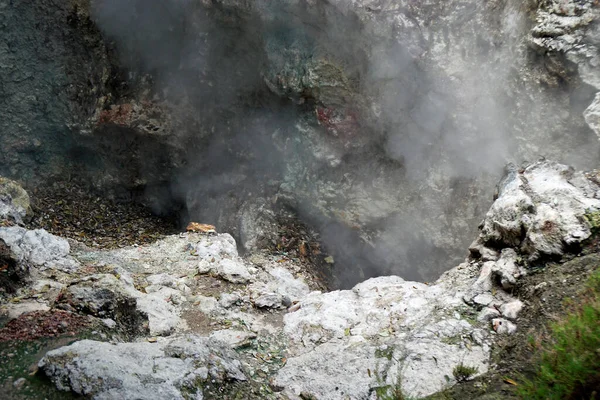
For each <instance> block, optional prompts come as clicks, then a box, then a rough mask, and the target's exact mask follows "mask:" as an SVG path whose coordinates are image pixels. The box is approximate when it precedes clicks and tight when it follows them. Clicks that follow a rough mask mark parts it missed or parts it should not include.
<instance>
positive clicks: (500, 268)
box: [492, 249, 521, 290]
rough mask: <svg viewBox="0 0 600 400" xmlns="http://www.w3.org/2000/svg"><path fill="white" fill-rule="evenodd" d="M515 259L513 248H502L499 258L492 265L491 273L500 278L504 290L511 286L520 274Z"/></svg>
mask: <svg viewBox="0 0 600 400" xmlns="http://www.w3.org/2000/svg"><path fill="white" fill-rule="evenodd" d="M516 260H517V253H516V252H515V251H514V250H513V249H503V250H502V253H501V256H500V259H499V260H498V261H496V263H495V264H494V266H493V267H492V273H493V275H495V276H497V277H498V278H499V279H500V284H501V285H502V288H504V289H505V290H506V289H510V288H512V287H513V286H514V285H515V284H516V283H517V278H519V277H520V276H521V270H520V268H519V267H518V266H517V263H516Z"/></svg>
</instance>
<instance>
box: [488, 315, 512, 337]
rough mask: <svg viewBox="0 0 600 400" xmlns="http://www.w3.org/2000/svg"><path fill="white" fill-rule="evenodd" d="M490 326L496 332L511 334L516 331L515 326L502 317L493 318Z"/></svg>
mask: <svg viewBox="0 0 600 400" xmlns="http://www.w3.org/2000/svg"><path fill="white" fill-rule="evenodd" d="M492 327H493V328H494V330H495V331H496V332H497V333H500V334H508V335H512V334H513V333H515V332H516V331H517V326H516V325H515V324H513V323H512V322H510V321H508V320H506V319H504V318H494V319H493V320H492Z"/></svg>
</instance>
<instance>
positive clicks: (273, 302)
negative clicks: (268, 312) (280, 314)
mask: <svg viewBox="0 0 600 400" xmlns="http://www.w3.org/2000/svg"><path fill="white" fill-rule="evenodd" d="M281 304H282V298H281V296H280V295H278V294H277V293H264V294H262V295H260V296H259V297H258V299H256V300H254V305H255V306H256V307H259V308H279V307H281Z"/></svg>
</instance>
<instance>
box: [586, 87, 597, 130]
mask: <svg viewBox="0 0 600 400" xmlns="http://www.w3.org/2000/svg"><path fill="white" fill-rule="evenodd" d="M583 115H584V117H585V122H587V124H588V125H589V126H590V128H592V130H593V131H594V132H596V135H598V136H599V137H600V93H597V94H596V97H595V98H594V101H593V102H592V104H590V105H589V107H588V108H586V110H585V112H584V113H583Z"/></svg>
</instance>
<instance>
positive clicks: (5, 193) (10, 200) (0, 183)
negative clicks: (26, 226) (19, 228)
mask: <svg viewBox="0 0 600 400" xmlns="http://www.w3.org/2000/svg"><path fill="white" fill-rule="evenodd" d="M32 214H33V211H32V210H31V205H30V200H29V195H28V194H27V192H26V191H25V189H23V188H22V187H21V186H20V185H19V184H18V183H17V182H15V181H11V180H10V179H6V178H4V177H1V176H0V221H1V220H4V219H8V220H12V221H14V222H16V223H17V224H22V223H23V222H24V221H26V220H27V219H29V218H31V216H32Z"/></svg>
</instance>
